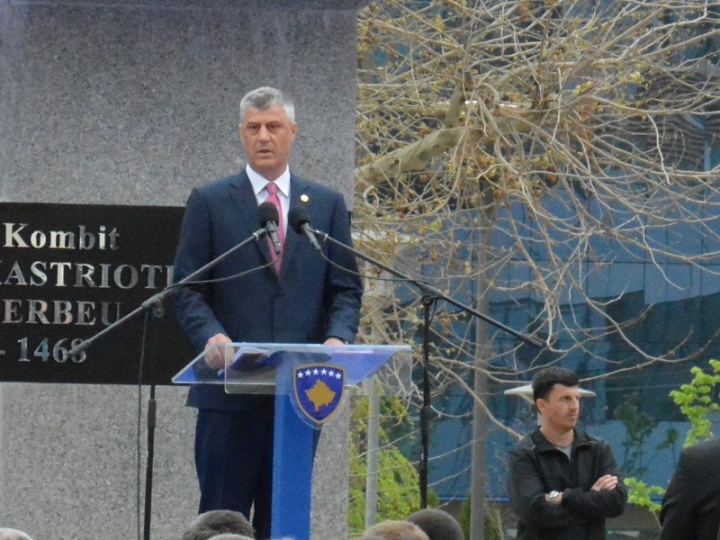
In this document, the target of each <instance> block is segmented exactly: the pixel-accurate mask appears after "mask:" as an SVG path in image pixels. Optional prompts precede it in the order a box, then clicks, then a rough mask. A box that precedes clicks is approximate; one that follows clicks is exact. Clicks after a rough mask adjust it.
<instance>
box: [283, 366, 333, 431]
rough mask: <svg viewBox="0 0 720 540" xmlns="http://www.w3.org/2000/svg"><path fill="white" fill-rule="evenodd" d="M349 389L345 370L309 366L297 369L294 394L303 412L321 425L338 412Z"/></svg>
mask: <svg viewBox="0 0 720 540" xmlns="http://www.w3.org/2000/svg"><path fill="white" fill-rule="evenodd" d="M344 389H345V369H343V368H341V367H339V366H333V365H330V364H305V365H304V366H299V367H296V368H294V369H293V391H294V393H295V403H296V405H297V408H298V409H299V410H300V412H302V413H303V415H305V416H306V417H307V418H309V419H310V420H311V421H312V422H313V424H315V425H316V426H319V425H321V424H324V423H325V422H327V421H328V420H330V419H331V418H332V417H333V416H334V414H335V412H337V410H338V408H339V406H340V403H341V401H342V397H343V390H344Z"/></svg>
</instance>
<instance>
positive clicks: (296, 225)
mask: <svg viewBox="0 0 720 540" xmlns="http://www.w3.org/2000/svg"><path fill="white" fill-rule="evenodd" d="M288 223H289V224H290V225H291V226H292V228H293V229H294V230H295V232H296V233H298V234H302V229H301V227H302V226H303V225H304V224H305V223H310V215H309V214H308V211H307V210H306V209H305V207H304V206H294V207H293V208H291V209H290V211H289V212H288Z"/></svg>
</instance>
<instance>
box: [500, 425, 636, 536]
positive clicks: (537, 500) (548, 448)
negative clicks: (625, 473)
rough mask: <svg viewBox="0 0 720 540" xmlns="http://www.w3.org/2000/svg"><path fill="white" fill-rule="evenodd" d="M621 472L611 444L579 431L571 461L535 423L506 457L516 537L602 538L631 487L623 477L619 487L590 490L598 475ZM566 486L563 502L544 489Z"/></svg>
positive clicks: (622, 507) (621, 508)
mask: <svg viewBox="0 0 720 540" xmlns="http://www.w3.org/2000/svg"><path fill="white" fill-rule="evenodd" d="M606 474H611V475H615V476H617V477H618V478H620V471H619V469H618V467H617V464H616V463H615V457H614V456H613V452H612V448H611V447H610V445H609V444H608V443H607V442H605V441H603V440H601V439H597V438H594V437H590V436H589V435H588V434H587V433H584V432H579V431H577V430H576V431H575V440H574V441H573V445H572V461H571V460H569V459H568V457H567V455H566V454H565V453H563V452H562V451H560V450H558V449H557V448H555V446H553V445H552V444H551V443H550V442H549V441H548V440H547V439H546V438H545V437H544V436H543V434H542V433H541V432H540V430H539V429H536V430H535V431H534V432H533V433H532V434H530V435H528V436H527V437H525V438H524V439H522V440H521V441H520V442H519V443H518V444H517V445H516V446H515V447H514V448H513V449H512V450H511V451H510V456H509V459H508V492H509V494H510V502H511V504H512V507H513V509H514V511H515V513H516V515H517V517H518V534H517V539H518V540H583V539H585V540H601V539H604V538H605V519H606V518H610V517H616V516H619V515H620V514H622V513H623V511H624V510H625V503H626V502H627V489H626V488H625V484H624V483H623V482H622V478H620V483H619V484H618V486H617V487H616V488H615V489H612V490H602V491H592V490H591V489H590V488H592V486H593V484H594V483H595V481H596V480H597V479H598V478H600V477H601V476H603V475H606ZM553 490H557V491H560V492H562V494H563V495H562V504H557V503H552V502H548V501H546V500H545V494H546V493H549V492H550V491H553Z"/></svg>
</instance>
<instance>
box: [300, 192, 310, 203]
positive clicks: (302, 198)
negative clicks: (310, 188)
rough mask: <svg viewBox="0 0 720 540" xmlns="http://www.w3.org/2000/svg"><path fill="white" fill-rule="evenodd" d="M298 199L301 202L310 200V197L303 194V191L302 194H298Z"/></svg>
mask: <svg viewBox="0 0 720 540" xmlns="http://www.w3.org/2000/svg"><path fill="white" fill-rule="evenodd" d="M300 200H301V201H302V202H308V201H309V200H310V197H308V196H307V195H305V194H304V193H303V194H302V195H300Z"/></svg>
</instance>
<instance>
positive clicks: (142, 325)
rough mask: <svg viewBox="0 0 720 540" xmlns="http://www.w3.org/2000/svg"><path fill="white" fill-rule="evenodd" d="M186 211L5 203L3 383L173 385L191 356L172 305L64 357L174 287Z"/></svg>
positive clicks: (0, 213)
mask: <svg viewBox="0 0 720 540" xmlns="http://www.w3.org/2000/svg"><path fill="white" fill-rule="evenodd" d="M183 211H184V209H183V208H182V207H151V206H108V205H64V204H38V203H0V381H16V382H43V383H92V384H138V383H139V382H142V383H143V384H149V383H150V382H153V383H154V384H159V385H169V384H171V377H172V376H173V375H174V374H175V373H177V372H178V371H179V370H181V369H182V367H183V366H185V365H186V364H187V363H188V362H190V361H191V360H192V358H193V356H194V352H193V350H192V349H191V347H190V345H189V343H188V341H187V339H186V338H185V336H184V335H183V333H182V331H181V330H180V328H179V327H178V325H177V322H176V320H175V316H174V314H173V311H172V302H171V300H170V298H168V299H167V300H166V301H165V302H163V305H162V307H163V310H162V311H163V312H164V314H163V316H161V317H160V316H159V313H154V312H153V310H145V309H141V310H140V311H139V312H138V314H137V315H136V316H133V317H131V318H129V319H128V320H126V321H125V322H124V323H122V324H120V325H118V326H116V327H114V328H113V329H112V330H111V331H108V332H107V333H105V334H104V335H102V336H101V337H100V338H99V339H97V340H95V341H93V342H92V343H91V344H90V345H89V346H88V347H87V348H86V349H85V350H83V351H82V352H81V353H79V354H77V355H73V356H70V355H69V354H68V351H70V350H71V349H72V348H73V347H74V346H76V345H78V344H79V343H81V342H82V341H84V340H87V339H89V338H92V337H93V336H95V335H96V334H98V333H99V332H101V331H103V330H104V329H106V328H109V327H110V326H111V325H112V324H113V323H115V322H116V321H118V320H119V319H121V318H122V317H124V316H126V315H127V314H129V313H132V312H133V311H135V310H137V309H138V308H140V307H141V306H142V305H143V303H144V302H145V301H146V300H148V299H149V298H151V297H153V296H154V295H155V294H157V293H159V292H160V291H162V290H163V289H164V288H165V287H167V285H168V284H170V283H171V282H172V263H173V258H174V254H175V247H176V244H177V238H178V234H179V231H180V224H181V221H182V216H183ZM143 336H145V339H143ZM141 367H142V376H141Z"/></svg>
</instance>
